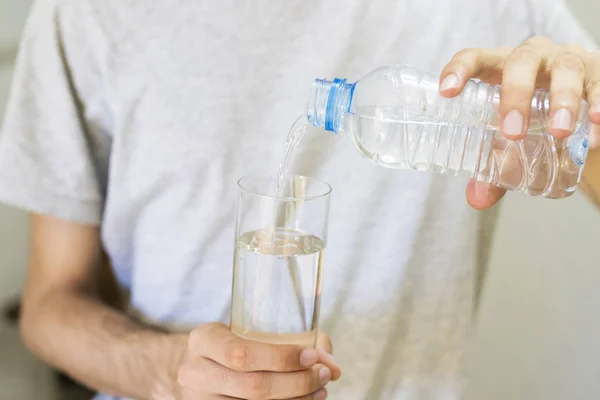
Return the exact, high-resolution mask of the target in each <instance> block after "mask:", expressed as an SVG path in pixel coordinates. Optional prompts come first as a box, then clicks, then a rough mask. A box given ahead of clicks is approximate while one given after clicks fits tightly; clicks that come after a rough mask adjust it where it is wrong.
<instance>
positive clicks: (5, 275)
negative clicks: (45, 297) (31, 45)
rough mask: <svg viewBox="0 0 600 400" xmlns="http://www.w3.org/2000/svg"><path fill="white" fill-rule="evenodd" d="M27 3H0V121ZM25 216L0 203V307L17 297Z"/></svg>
mask: <svg viewBox="0 0 600 400" xmlns="http://www.w3.org/2000/svg"><path fill="white" fill-rule="evenodd" d="M30 4H31V0H0V121H1V115H2V113H3V110H4V106H5V103H6V97H7V95H8V90H9V87H10V79H11V75H12V68H13V66H12V59H13V58H14V55H15V51H16V47H17V42H18V40H19V34H20V32H21V30H22V28H23V24H24V22H25V17H26V15H27V11H28V9H29V6H30ZM26 249H27V216H26V214H25V213H23V212H20V211H17V210H14V209H11V208H8V207H6V206H4V205H2V204H0V308H1V307H2V306H3V305H4V303H5V300H6V299H9V298H12V297H14V296H16V295H18V294H19V292H20V287H21V285H22V282H23V279H24V275H25V265H26V262H27V250H26Z"/></svg>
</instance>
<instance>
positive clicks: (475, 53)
mask: <svg viewBox="0 0 600 400" xmlns="http://www.w3.org/2000/svg"><path fill="white" fill-rule="evenodd" d="M509 51H510V49H508V48H497V49H464V50H461V51H459V52H458V53H456V54H455V55H454V57H452V59H451V60H450V62H448V64H446V66H445V67H444V69H443V70H442V73H441V75H440V94H441V95H442V96H444V97H454V96H456V95H458V94H459V93H460V92H461V91H462V90H463V88H464V87H465V85H466V84H467V82H468V80H469V79H471V78H479V79H482V80H484V81H486V82H489V83H500V82H496V81H494V79H495V78H496V77H499V76H500V75H501V70H502V65H503V63H504V59H505V57H506V56H507V55H508V53H509Z"/></svg>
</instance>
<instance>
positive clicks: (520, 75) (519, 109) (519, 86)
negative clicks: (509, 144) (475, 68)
mask: <svg viewBox="0 0 600 400" xmlns="http://www.w3.org/2000/svg"><path fill="white" fill-rule="evenodd" d="M549 46H551V43H550V42H549V41H548V39H538V38H532V39H529V40H527V41H526V42H525V43H523V44H522V45H521V46H519V47H517V48H516V49H515V50H514V51H513V52H512V53H511V54H510V55H509V56H508V57H507V58H506V61H505V63H504V70H503V72H502V87H501V89H500V118H501V121H502V122H501V130H502V133H503V134H504V136H506V137H507V138H509V139H513V140H514V139H521V138H522V137H523V136H524V135H525V132H527V127H528V125H529V115H530V111H531V99H532V98H533V93H534V91H535V82H536V79H537V75H538V72H539V71H540V68H541V67H542V65H543V64H545V61H546V57H545V54H546V53H547V52H548V47H549Z"/></svg>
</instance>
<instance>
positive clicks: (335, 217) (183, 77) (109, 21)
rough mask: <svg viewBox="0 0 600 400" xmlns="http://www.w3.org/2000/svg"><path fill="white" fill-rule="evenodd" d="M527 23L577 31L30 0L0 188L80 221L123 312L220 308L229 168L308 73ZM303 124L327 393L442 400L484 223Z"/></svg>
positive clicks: (259, 4)
mask: <svg viewBox="0 0 600 400" xmlns="http://www.w3.org/2000/svg"><path fill="white" fill-rule="evenodd" d="M543 3H547V4H543ZM533 34H546V35H549V36H551V37H552V38H554V39H555V40H557V41H561V42H580V43H582V44H584V45H591V41H589V39H588V38H587V37H586V36H585V34H584V33H583V32H582V30H581V29H580V28H579V26H578V25H577V23H576V22H575V20H574V19H573V17H572V16H571V15H570V14H569V12H568V10H567V9H566V6H565V5H564V4H563V3H562V2H561V1H558V0H556V1H553V0H524V1H523V0H514V1H510V0H496V1H491V0H490V1H482V0H455V1H439V0H421V1H407V0H382V1H372V0H353V1H334V0H286V1H267V0H260V1H254V2H243V1H233V0H222V1H218V2H217V1H211V2H206V1H194V0H153V1H147V0H102V1H100V0H98V1H95V0H39V1H38V2H37V3H36V4H35V6H34V8H33V11H32V14H31V17H30V19H29V21H28V24H27V28H26V32H25V35H24V38H23V42H22V46H21V49H20V52H19V57H18V63H17V68H16V72H15V76H14V84H13V87H12V92H11V97H10V101H9V105H8V109H7V113H6V117H5V121H4V125H3V129H2V134H1V136H0V199H1V200H2V201H5V202H8V203H11V204H14V205H17V206H20V207H23V208H26V209H28V210H30V211H33V212H38V213H42V214H49V215H53V216H56V217H60V218H64V219H67V220H73V221H79V222H84V223H89V224H97V225H99V226H100V227H101V230H102V240H103V244H104V246H105V248H106V250H107V252H108V254H109V255H110V258H111V260H112V263H113V265H114V267H115V271H116V274H117V276H118V279H119V282H120V283H121V285H123V287H124V288H125V289H127V290H128V291H129V292H130V299H131V313H132V314H136V315H137V316H141V317H143V318H145V319H147V320H150V321H153V322H156V323H161V324H163V325H165V326H169V327H173V328H174V329H177V328H181V329H186V327H189V326H193V325H195V324H202V323H206V322H209V321H224V322H227V315H228V310H229V302H230V283H231V269H232V268H231V264H232V250H233V249H232V243H233V222H234V220H233V219H234V218H233V217H234V200H235V193H236V185H235V182H236V181H237V179H238V178H239V177H240V176H242V175H247V174H254V173H268V174H273V173H274V171H275V168H276V166H277V164H278V162H279V160H280V157H281V155H282V152H283V143H284V140H285V136H286V134H287V132H288V129H289V127H290V125H291V124H292V122H293V121H294V120H295V119H296V118H297V117H298V115H299V114H300V113H301V112H303V110H304V109H305V106H306V102H307V97H308V91H309V88H310V84H311V81H312V80H313V79H314V78H317V77H319V78H322V77H328V78H331V77H335V76H340V77H347V78H350V79H357V78H359V77H360V76H361V75H363V74H364V73H366V72H367V71H369V70H370V69H372V68H375V67H377V66H380V65H383V64H386V63H391V62H398V63H406V64H412V65H415V66H417V67H421V68H423V69H426V70H430V71H433V72H439V70H440V68H441V67H442V66H443V64H444V62H446V61H447V60H448V59H449V58H450V57H451V56H452V55H453V54H454V53H455V52H456V51H457V50H459V49H461V48H464V47H490V46H514V45H517V44H519V43H520V42H521V41H523V40H524V39H526V38H528V37H529V36H531V35H533ZM308 137H309V139H308V140H305V141H304V143H303V145H302V150H301V152H300V153H299V154H300V155H299V156H298V157H297V158H296V159H295V162H294V164H293V167H292V171H294V172H299V173H303V174H307V175H313V176H317V177H319V178H322V179H324V180H326V181H327V182H329V183H330V184H331V185H332V186H333V188H334V193H333V199H332V210H331V215H330V217H331V222H330V235H329V243H328V252H327V260H326V271H325V282H324V287H323V303H322V314H321V315H322V327H323V329H324V331H326V332H328V333H329V334H330V335H331V337H332V339H333V342H334V346H335V355H336V358H337V359H338V361H339V362H340V364H341V365H342V366H343V368H344V376H343V378H342V380H341V381H340V382H339V383H335V384H332V385H330V386H331V387H330V393H331V394H330V398H334V399H347V400H351V399H357V400H361V399H370V400H371V399H372V400H378V399H398V400H408V399H428V400H429V399H431V400H434V399H435V400H437V399H444V400H454V399H457V398H458V397H459V393H460V386H461V384H460V381H461V380H460V366H461V362H462V355H463V349H464V346H465V340H466V336H467V332H468V328H469V323H470V320H471V317H472V308H473V303H474V298H475V294H476V293H475V292H476V287H477V285H476V284H475V282H476V281H477V279H478V277H479V276H480V274H479V273H478V270H480V269H481V268H482V267H483V261H482V260H484V259H485V256H486V254H485V251H481V249H482V247H481V244H482V243H486V241H487V239H488V237H487V236H486V235H485V234H483V233H482V232H486V231H489V229H487V228H489V225H485V224H482V218H481V216H482V214H479V213H476V212H475V211H473V210H471V209H470V208H469V206H468V205H467V204H466V201H465V199H464V197H465V195H464V189H465V184H466V180H465V179H463V178H451V177H440V176H436V175H433V174H427V173H422V172H414V171H396V170H386V169H383V168H380V167H377V166H375V165H372V164H371V163H369V162H368V161H366V160H362V159H361V158H360V157H359V155H358V152H357V151H356V150H355V149H354V148H353V146H352V144H351V142H350V140H348V139H347V138H346V137H344V136H343V135H340V136H335V135H333V134H329V133H325V132H324V131H318V130H312V131H310V132H309V134H308ZM101 398H104V399H108V398H110V396H102V397H101Z"/></svg>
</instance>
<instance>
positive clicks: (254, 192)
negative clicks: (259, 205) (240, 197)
mask: <svg viewBox="0 0 600 400" xmlns="http://www.w3.org/2000/svg"><path fill="white" fill-rule="evenodd" d="M287 177H295V178H303V179H306V180H307V181H309V182H314V183H318V184H320V185H323V186H324V188H325V191H324V192H323V193H319V194H315V195H312V196H304V197H293V196H279V195H275V194H267V193H263V192H264V190H260V191H257V190H254V189H250V188H248V187H247V186H245V185H244V182H247V181H250V182H261V181H263V182H264V181H266V180H269V177H268V176H266V175H265V176H257V175H246V176H242V177H241V178H240V179H238V181H237V186H238V189H239V190H242V191H244V192H246V193H250V194H252V195H254V196H259V197H265V198H269V199H274V200H281V201H298V200H304V201H309V200H317V199H320V198H324V197H327V196H329V195H330V194H331V191H332V188H331V185H330V184H329V183H327V182H325V181H324V180H321V179H318V178H313V177H311V176H306V175H298V174H290V175H287ZM274 181H275V178H272V182H274Z"/></svg>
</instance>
